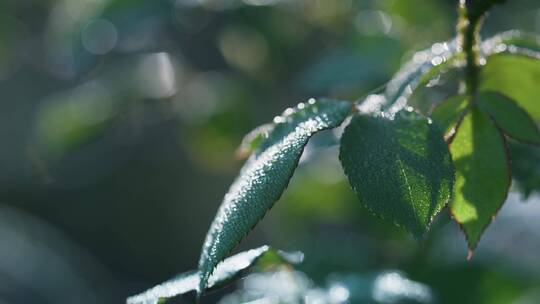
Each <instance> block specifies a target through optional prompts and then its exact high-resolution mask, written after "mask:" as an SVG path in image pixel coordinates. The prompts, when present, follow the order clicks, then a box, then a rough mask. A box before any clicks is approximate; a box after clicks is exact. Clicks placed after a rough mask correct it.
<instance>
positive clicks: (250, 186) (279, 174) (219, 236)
mask: <svg viewBox="0 0 540 304" xmlns="http://www.w3.org/2000/svg"><path fill="white" fill-rule="evenodd" d="M351 107H352V104H351V103H349V102H345V101H333V100H324V99H323V100H318V101H315V100H310V102H309V103H306V104H303V103H302V104H300V105H298V107H297V108H296V109H295V110H293V109H288V110H286V111H285V113H284V115H283V116H281V117H276V118H275V119H274V123H275V126H274V128H273V129H272V131H271V132H270V133H269V134H268V137H267V138H265V139H264V140H263V141H262V142H261V143H260V144H259V146H258V147H257V149H256V150H255V152H254V153H253V154H252V155H251V157H250V158H249V159H248V160H247V161H246V164H245V165H244V167H243V168H242V170H241V172H240V175H239V176H238V178H237V179H236V181H235V182H234V183H233V184H232V186H231V188H230V189H229V192H228V193H227V194H226V195H225V198H224V200H223V202H222V204H221V207H220V208H219V210H218V212H217V215H216V217H215V219H214V221H213V223H212V225H211V226H210V230H209V231H208V234H207V236H206V240H205V242H204V245H203V249H202V253H201V257H200V260H199V270H200V272H201V281H200V286H199V292H202V291H204V289H205V287H206V283H207V279H208V277H209V276H210V274H211V273H212V271H213V269H214V267H215V266H216V265H217V263H219V262H220V261H221V260H223V259H224V258H225V257H226V256H227V255H228V254H229V253H230V251H231V250H232V249H233V248H234V247H235V246H236V244H237V243H238V242H240V241H241V240H242V238H244V236H245V235H246V234H247V233H248V232H249V231H250V230H251V229H252V228H253V226H255V224H257V222H258V221H259V220H260V219H261V218H262V217H263V216H264V214H265V213H266V212H267V211H268V209H270V208H271V207H272V206H273V204H274V203H275V202H276V201H277V200H278V199H279V197H280V196H281V194H282V193H283V191H284V190H285V188H286V187H287V185H288V183H289V180H290V178H291V176H292V174H293V172H294V170H295V168H296V166H297V165H298V161H299V159H300V156H301V154H302V151H303V149H304V147H305V145H306V144H307V142H308V140H309V138H310V137H311V136H312V135H313V134H314V133H316V132H318V131H321V130H324V129H328V128H334V127H337V126H339V125H340V124H341V123H342V122H343V120H345V118H346V117H347V116H348V114H349V112H350V110H351Z"/></svg>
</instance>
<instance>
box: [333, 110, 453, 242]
mask: <svg viewBox="0 0 540 304" xmlns="http://www.w3.org/2000/svg"><path fill="white" fill-rule="evenodd" d="M340 159H341V164H342V166H343V168H344V170H345V174H346V175H347V177H348V178H349V182H350V184H351V185H352V187H353V189H354V191H355V192H356V194H357V195H358V197H359V199H360V201H361V202H362V203H363V204H364V205H365V206H366V207H367V208H368V209H369V210H371V211H372V212H374V213H375V214H376V215H378V216H380V217H382V218H384V219H387V220H389V221H392V222H394V223H395V224H397V225H398V226H402V227H404V228H406V229H407V230H408V231H410V232H412V233H413V234H414V235H415V236H416V237H421V236H422V235H423V234H424V233H425V231H426V230H427V229H428V227H429V225H430V223H431V222H432V220H433V217H434V216H435V215H436V214H437V213H438V212H439V211H440V210H441V209H442V208H443V207H444V206H445V204H446V203H447V202H448V200H449V199H450V195H451V193H452V187H453V183H454V168H453V165H452V161H451V157H450V153H449V151H448V146H447V144H446V143H445V142H444V140H443V138H442V134H441V132H440V131H439V129H438V128H437V127H436V126H435V125H434V124H432V123H430V121H429V120H428V119H426V118H424V117H422V116H421V115H419V114H417V113H414V112H407V111H401V112H398V113H397V114H396V117H395V118H394V119H393V120H390V119H387V118H384V117H373V116H365V115H357V116H355V117H354V118H353V119H352V121H351V123H350V124H349V126H347V128H346V129H345V133H344V134H343V137H342V139H341V150H340Z"/></svg>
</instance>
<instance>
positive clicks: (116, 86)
mask: <svg viewBox="0 0 540 304" xmlns="http://www.w3.org/2000/svg"><path fill="white" fill-rule="evenodd" d="M455 2H456V1H450V0H446V1H443V0H438V1H426V0H379V1H367V0H366V1H353V0H281V1H280V0H273V1H272V0H251V1H248V0H244V1H240V0H222V1H217V0H216V1H212V0H176V1H174V0H159V1H158V0H154V1H149V0H146V1H143V0H57V1H53V0H2V1H1V2H0V143H1V148H0V303H2V304H3V303H121V302H123V301H124V299H125V297H127V296H128V295H131V294H134V293H138V292H140V291H142V290H144V289H146V288H148V287H150V286H152V285H155V284H157V283H159V282H161V281H163V280H165V279H167V278H169V277H171V276H172V275H174V274H176V273H179V272H183V271H186V270H189V269H193V268H195V267H196V264H197V261H198V255H199V251H200V248H201V245H202V241H203V239H204V236H205V233H206V231H207V229H208V227H209V224H210V222H211V220H212V217H213V215H214V214H215V211H216V210H217V207H218V206H219V203H220V202H221V198H222V196H223V194H224V193H225V192H226V191H227V188H228V186H229V185H230V183H231V182H232V180H233V178H234V176H235V175H236V173H237V172H238V169H239V168H240V166H241V164H242V162H241V161H239V160H236V159H235V157H234V152H235V149H236V147H237V145H238V144H239V142H240V141H241V139H242V136H243V135H244V134H245V133H247V132H249V131H250V130H251V129H253V128H254V127H256V126H258V125H260V124H263V123H266V122H269V121H271V120H272V118H273V117H274V116H275V115H277V114H279V113H281V112H282V111H283V109H285V108H287V107H289V106H292V105H294V104H296V103H298V102H300V101H305V100H306V99H308V98H309V97H319V96H328V97H334V98H345V99H349V100H354V99H356V98H358V97H360V96H362V95H363V94H366V93H367V92H369V91H370V90H372V89H374V88H376V87H378V86H380V85H381V84H384V83H385V82H386V81H388V79H389V78H390V77H391V75H392V74H393V73H394V72H395V71H397V69H398V68H399V66H400V64H401V63H403V62H404V61H405V60H407V59H409V58H410V57H411V56H412V54H413V53H414V51H417V50H420V49H423V48H426V47H429V46H430V45H431V44H432V43H434V42H436V41H444V40H448V39H451V38H452V36H453V34H454V23H455V19H456V10H455V4H456V3H455ZM507 2H508V3H507V4H505V5H503V6H497V7H496V8H495V9H494V10H493V11H492V13H491V14H490V16H489V18H488V19H487V21H486V24H485V27H484V29H483V32H482V35H483V36H485V37H487V36H490V35H492V34H493V33H495V32H497V31H501V30H507V29H512V28H516V29H520V30H524V31H529V32H540V4H539V3H538V1H537V0H509V1H507ZM430 96H431V95H430ZM437 101H439V100H433V102H437ZM318 140H319V141H324V138H323V137H320V138H319V137H316V138H314V141H315V142H317V141H318ZM321 147H322V148H321ZM336 155H337V152H336V149H335V147H326V146H325V145H324V144H322V145H319V146H318V145H314V146H310V147H308V149H307V151H306V157H305V159H306V160H305V161H304V162H303V163H302V164H301V166H300V168H299V170H298V172H297V174H296V175H295V177H294V178H293V180H292V183H291V185H290V187H289V189H288V190H287V192H286V194H285V195H284V197H283V198H282V199H281V200H280V201H279V202H278V203H277V204H276V207H275V208H274V209H272V211H271V212H269V214H268V216H267V217H266V218H265V219H264V220H263V221H262V222H261V224H260V225H259V226H258V227H257V228H256V229H255V230H254V232H253V233H252V234H251V235H250V237H249V238H248V239H247V240H246V241H245V242H243V243H242V244H241V246H240V248H239V249H248V248H253V247H256V246H259V245H262V244H271V245H273V246H275V247H277V248H282V249H287V250H302V251H304V252H305V254H306V262H305V264H304V266H303V267H304V268H303V269H304V271H306V273H308V274H309V275H310V276H311V277H312V278H313V279H314V280H315V281H324V278H325V277H326V276H328V275H329V274H331V273H335V272H355V273H370V272H377V271H381V270H385V269H400V270H403V271H405V272H406V273H407V274H408V275H409V276H411V277H412V278H414V279H416V280H419V281H421V282H424V283H426V284H428V285H429V286H431V287H432V288H433V289H434V291H435V292H436V293H437V294H439V295H440V301H441V302H443V303H490V304H492V303H538V300H539V299H540V287H539V286H540V284H539V283H540V254H539V253H538V252H540V224H539V223H540V221H539V220H538V219H539V218H540V197H539V196H538V195H537V194H536V195H532V196H531V197H530V199H529V200H528V202H526V203H522V202H521V201H522V199H521V196H520V195H518V194H511V195H510V198H509V200H508V202H507V203H506V205H505V207H504V208H503V209H502V211H501V213H500V214H499V216H498V219H497V220H496V221H495V223H494V225H493V226H492V227H491V228H490V229H489V230H488V233H487V234H486V235H485V236H484V238H483V240H482V242H481V244H480V247H479V249H478V252H477V255H476V256H475V258H474V259H473V261H471V262H467V261H466V260H465V257H466V254H467V252H466V244H465V241H464V238H463V237H462V236H461V235H460V234H459V229H458V227H457V225H455V224H454V223H452V222H450V221H449V220H448V215H447V214H446V212H445V213H444V214H443V215H442V216H441V217H440V219H439V220H438V221H437V222H436V223H435V225H434V227H433V229H432V233H431V236H430V237H429V238H428V239H427V240H425V241H423V242H417V241H415V240H414V239H412V237H410V236H409V235H407V234H406V233H405V232H403V231H401V230H400V229H399V228H396V227H393V226H392V225H390V224H387V223H385V222H382V221H380V220H378V219H377V218H375V217H373V216H371V215H369V213H368V212H367V211H366V210H365V209H364V208H363V207H362V206H360V204H359V203H358V202H357V200H356V198H355V197H354V195H353V193H352V191H351V190H350V189H349V188H348V185H347V184H346V182H345V180H344V178H343V173H342V169H341V167H340V165H339V163H338V161H337V157H336ZM486 191H489V189H486Z"/></svg>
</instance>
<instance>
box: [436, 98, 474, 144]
mask: <svg viewBox="0 0 540 304" xmlns="http://www.w3.org/2000/svg"><path fill="white" fill-rule="evenodd" d="M467 106H468V98H467V96H465V95H456V96H452V97H450V98H448V99H447V100H445V101H443V102H441V103H440V104H438V105H437V106H436V107H435V109H433V111H432V112H431V118H432V119H433V121H434V122H435V124H436V125H437V126H438V127H439V129H440V130H442V131H443V133H444V138H445V140H448V139H449V138H450V137H452V135H453V134H454V131H455V129H456V126H457V124H458V123H459V120H460V119H461V118H462V117H463V115H465V111H466V109H467Z"/></svg>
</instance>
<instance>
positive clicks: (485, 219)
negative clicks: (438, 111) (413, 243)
mask: <svg viewBox="0 0 540 304" xmlns="http://www.w3.org/2000/svg"><path fill="white" fill-rule="evenodd" d="M450 152H451V154H452V159H453V161H454V165H455V167H456V185H455V187H454V189H455V191H454V196H453V199H452V202H451V203H450V212H451V213H452V216H453V218H454V220H455V221H456V222H457V223H458V224H459V225H460V226H461V228H462V230H463V232H464V233H465V237H466V238H467V242H468V245H469V250H470V254H472V252H473V250H474V249H475V248H476V245H477V244H478V241H479V240H480V236H481V235H482V233H483V232H484V230H485V229H486V228H487V226H488V225H489V224H490V223H491V221H492V220H493V218H494V217H495V215H496V214H497V211H498V210H499V209H500V208H501V206H502V204H503V203H504V201H505V199H506V196H507V194H508V188H509V186H510V169H509V163H508V155H507V152H506V142H505V140H504V137H503V135H502V134H501V133H500V132H499V130H498V129H497V127H496V126H495V124H494V123H493V122H492V121H491V119H490V118H489V116H488V115H486V114H485V113H483V112H482V111H480V110H479V109H478V108H476V107H474V108H472V109H471V110H470V111H469V112H468V113H467V115H465V117H464V118H463V120H462V121H461V123H460V125H459V128H458V130H457V132H456V135H455V137H454V140H453V141H452V144H451V146H450Z"/></svg>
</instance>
